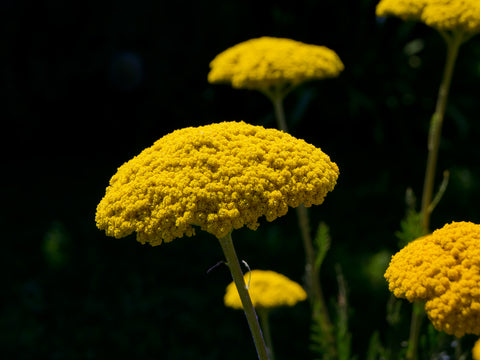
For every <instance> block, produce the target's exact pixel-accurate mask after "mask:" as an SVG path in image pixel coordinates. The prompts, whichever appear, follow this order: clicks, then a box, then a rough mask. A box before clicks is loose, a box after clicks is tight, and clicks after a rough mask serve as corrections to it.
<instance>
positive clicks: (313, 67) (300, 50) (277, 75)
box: [208, 36, 344, 90]
mask: <svg viewBox="0 0 480 360" xmlns="http://www.w3.org/2000/svg"><path fill="white" fill-rule="evenodd" d="M210 68H211V70H210V73H209V74H208V81H209V82H210V83H227V84H231V85H232V86H233V87H234V88H245V89H254V90H265V89H268V88H271V87H272V86H286V85H290V86H295V85H298V84H300V83H302V82H305V81H307V80H314V79H323V78H330V77H336V76H338V75H339V74H340V72H341V71H343V69H344V66H343V63H342V61H341V60H340V58H339V57H338V55H337V54H336V53H335V52H334V51H333V50H330V49H329V48H327V47H325V46H318V45H309V44H305V43H302V42H299V41H295V40H291V39H284V38H274V37H266V36H265V37H261V38H257V39H251V40H247V41H244V42H242V43H240V44H237V45H235V46H233V47H231V48H229V49H227V50H225V51H224V52H222V53H220V54H219V55H217V56H216V57H215V58H214V59H213V60H212V62H211V63H210Z"/></svg>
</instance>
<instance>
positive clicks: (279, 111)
mask: <svg viewBox="0 0 480 360" xmlns="http://www.w3.org/2000/svg"><path fill="white" fill-rule="evenodd" d="M265 94H266V95H267V97H268V98H269V99H270V100H271V101H272V104H273V107H274V110H275V118H276V120H277V126H278V128H279V129H280V130H282V131H284V132H286V133H288V127H287V122H286V120H285V111H284V109H283V99H284V98H285V95H286V94H287V91H282V90H281V89H277V91H271V92H265ZM295 210H296V212H297V216H298V223H299V227H300V232H301V235H302V241H303V248H304V251H305V262H306V264H305V279H306V283H307V289H308V292H309V299H310V304H311V306H312V310H313V312H314V314H313V317H320V318H321V319H322V321H321V325H322V327H323V334H324V335H325V336H326V337H327V338H326V341H325V343H326V344H328V353H329V355H330V356H331V357H335V356H336V349H335V338H334V336H333V326H332V323H331V321H330V317H329V315H328V310H327V306H326V303H325V300H324V296H323V291H322V287H321V283H320V276H319V271H318V269H317V268H316V267H315V249H314V247H313V241H312V236H311V231H310V221H309V218H308V211H307V208H306V207H305V206H304V205H303V204H301V205H300V206H298V207H297V208H295Z"/></svg>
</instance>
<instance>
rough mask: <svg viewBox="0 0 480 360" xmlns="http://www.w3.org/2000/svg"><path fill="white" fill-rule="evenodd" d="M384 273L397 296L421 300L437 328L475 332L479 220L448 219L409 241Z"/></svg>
mask: <svg viewBox="0 0 480 360" xmlns="http://www.w3.org/2000/svg"><path fill="white" fill-rule="evenodd" d="M385 278H386V279H387V281H388V283H389V289H390V291H391V292H393V294H394V295H395V296H396V297H400V298H406V299H407V300H409V301H411V302H413V301H424V302H425V311H426V313H427V315H428V317H429V319H430V321H431V322H432V324H433V325H434V326H435V328H436V329H437V330H439V331H444V332H445V333H447V334H450V335H455V336H456V337H461V336H463V335H465V334H476V335H480V225H477V224H474V223H471V222H452V223H451V224H447V225H445V226H444V227H443V228H441V229H439V230H436V231H434V232H433V233H432V234H430V235H426V236H423V237H421V238H419V239H417V240H415V241H413V242H411V243H409V244H408V245H407V246H405V247H404V248H403V249H401V250H400V251H399V252H398V253H396V254H395V255H394V256H393V257H392V260H391V262H390V265H389V267H388V269H387V271H386V272H385Z"/></svg>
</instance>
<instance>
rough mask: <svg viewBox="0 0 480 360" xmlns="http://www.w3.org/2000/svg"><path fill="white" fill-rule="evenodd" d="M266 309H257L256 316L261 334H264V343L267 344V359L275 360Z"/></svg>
mask: <svg viewBox="0 0 480 360" xmlns="http://www.w3.org/2000/svg"><path fill="white" fill-rule="evenodd" d="M268 312H269V311H268V309H265V308H261V309H258V315H259V316H260V324H261V325H262V329H263V332H264V334H265V342H266V344H267V351H268V358H269V359H270V360H275V356H274V354H273V342H272V333H271V331H270V323H269V321H268Z"/></svg>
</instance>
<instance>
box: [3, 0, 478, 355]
mask: <svg viewBox="0 0 480 360" xmlns="http://www.w3.org/2000/svg"><path fill="white" fill-rule="evenodd" d="M376 3H377V1H376V0H372V1H371V0H324V1H318V0H316V1H313V0H298V1H295V2H292V1H274V2H272V1H262V2H259V1H252V0H233V1H224V0H222V1H221V0H206V1H176V2H174V1H162V0H157V1H152V0H138V1H124V0H119V1H90V0H86V1H83V2H65V1H59V0H50V1H13V0H4V1H1V2H0V44H1V45H0V46H1V50H0V51H1V56H0V104H1V106H0V118H1V120H2V134H3V135H2V141H1V143H2V159H1V165H2V175H1V177H0V191H1V199H2V214H1V216H0V221H1V223H2V229H3V232H2V241H1V242H0V269H1V277H0V278H1V279H2V284H1V286H0V289H1V298H0V304H1V308H0V357H2V358H5V359H39V358H43V359H104V358H106V357H107V356H108V357H115V358H117V359H132V358H135V359H253V358H255V356H256V355H255V350H254V346H253V343H252V341H251V338H250V334H249V331H248V326H247V322H246V320H245V317H244V315H243V314H242V313H241V312H239V311H235V310H232V309H228V308H225V307H224V306H223V295H224V291H225V287H226V286H227V285H228V283H229V282H230V281H231V278H230V274H229V272H228V269H227V268H226V267H225V266H219V267H217V268H215V269H214V270H213V271H211V272H209V273H208V274H207V270H208V269H209V268H210V267H212V266H213V265H215V264H216V263H217V262H219V261H220V260H222V259H223V255H222V252H221V250H220V246H219V244H218V242H217V240H216V239H215V238H214V237H213V236H211V235H209V234H202V233H200V232H199V233H198V235H197V236H195V237H192V238H182V239H177V240H175V241H173V242H171V243H168V244H162V245H161V246H158V247H151V246H148V245H141V244H139V243H137V242H136V241H135V237H134V236H131V237H128V238H125V239H121V240H116V239H112V238H109V237H106V236H105V234H104V233H103V232H101V231H99V230H97V229H96V227H95V221H94V217H95V208H96V205H97V203H98V202H99V201H100V199H101V198H102V197H103V195H104V192H105V188H106V186H107V184H108V181H109V179H110V177H111V176H112V175H113V174H114V173H115V171H116V169H117V168H118V167H119V166H120V165H121V164H122V163H123V162H125V161H127V160H129V159H130V158H132V157H133V156H135V155H137V154H138V153H139V152H140V151H141V150H142V149H144V148H146V147H148V146H150V145H151V144H152V143H153V142H154V141H155V140H157V139H159V138H160V137H162V136H163V135H165V134H167V133H169V132H171V131H173V130H174V129H177V128H182V127H186V126H199V125H205V124H209V123H212V122H220V121H225V120H244V121H246V122H249V123H252V124H259V125H263V126H266V127H275V126H276V125H275V121H274V117H273V111H272V106H271V104H270V103H269V101H268V100H267V98H266V97H264V96H263V95H261V94H260V93H257V92H253V91H246V90H234V89H231V88H230V87H229V86H221V85H210V84H208V82H207V74H208V71H209V62H210V61H211V60H212V59H213V58H214V57H215V55H217V54H218V53H220V52H221V51H223V50H225V49H226V48H228V47H230V46H233V45H235V44H237V43H239V42H241V41H244V40H248V39H251V38H254V37H260V36H264V35H268V36H276V37H288V38H292V39H295V40H299V41H303V42H306V43H312V44H318V45H325V46H328V47H329V48H331V49H333V50H335V51H336V52H337V53H338V55H339V56H340V58H341V59H342V61H343V62H344V64H345V71H344V72H343V73H342V74H341V75H340V77H339V78H336V79H330V80H325V81H317V82H311V83H308V84H304V85H303V86H301V87H299V88H298V89H297V90H296V91H294V92H293V93H291V94H290V95H289V96H288V97H287V99H286V102H285V109H286V113H287V120H288V122H289V127H290V130H291V133H292V134H293V135H295V136H296V137H301V138H304V139H305V140H306V141H308V142H310V143H312V144H314V145H316V146H318V147H320V148H321V149H322V150H323V151H324V152H326V153H327V154H328V155H329V156H330V157H331V158H332V160H333V161H335V162H336V163H337V164H338V165H339V168H340V172H341V174H340V178H339V181H338V184H337V186H336V188H335V190H334V191H333V192H332V193H330V194H329V195H328V196H327V198H326V201H325V203H324V204H322V205H321V206H318V207H314V208H311V211H310V216H311V221H312V227H313V228H314V229H315V228H316V227H317V226H318V224H319V222H320V221H324V222H326V223H327V224H328V226H329V227H330V232H331V237H332V246H331V250H330V252H329V254H328V256H327V259H326V262H325V264H324V267H323V268H322V273H321V278H322V282H323V287H324V292H325V294H326V297H327V299H328V303H329V305H330V306H331V309H332V310H333V309H334V307H335V306H334V304H335V301H336V296H337V292H338V286H337V281H336V272H335V268H336V267H338V265H339V266H340V267H341V269H342V271H343V274H344V276H345V280H346V282H347V288H348V300H349V303H350V307H351V311H350V314H349V315H350V318H349V321H350V330H351V332H352V335H353V344H352V346H353V351H354V353H356V354H359V355H362V354H363V353H364V352H365V349H366V346H367V343H368V340H369V338H370V336H371V334H372V333H373V332H374V331H375V330H380V331H384V330H385V329H387V327H388V324H387V323H386V320H385V313H386V306H387V303H388V299H389V297H390V295H389V292H388V290H387V286H386V283H385V281H384V279H383V272H384V270H385V268H386V266H387V264H388V261H389V258H390V255H391V254H393V253H394V252H395V251H397V250H398V238H397V237H396V236H395V232H396V231H398V230H399V228H400V221H401V219H402V218H403V216H404V214H405V192H406V190H407V188H409V187H411V188H412V189H413V191H414V193H415V194H416V195H417V197H418V198H420V197H421V191H422V184H423V176H424V167H425V161H426V151H427V150H426V140H427V130H428V125H429V119H430V117H431V115H432V113H433V110H434V106H435V100H436V96H437V91H438V85H439V82H440V78H441V73H442V69H443V64H444V56H445V47H444V43H443V39H442V38H441V37H440V36H439V35H438V34H437V33H436V32H435V31H434V30H432V29H429V28H427V27H426V26H424V25H421V24H414V23H405V22H402V21H400V20H397V19H387V20H385V19H377V18H376V17H375V6H376ZM479 61H480V37H478V36H477V37H475V38H473V39H472V40H471V41H470V42H468V43H467V44H466V45H464V46H463V47H462V49H461V52H460V56H459V59H458V62H457V67H456V72H455V75H454V79H453V84H452V89H451V96H450V102H449V105H448V109H447V114H446V119H445V124H444V129H443V130H444V131H443V135H444V137H443V140H442V144H441V149H440V159H439V165H438V169H439V175H441V172H442V171H443V170H445V169H448V170H449V171H450V183H449V185H448V189H447V191H446V193H445V195H444V198H443V199H442V201H441V203H440V204H439V205H438V207H437V208H436V210H435V213H434V214H433V217H432V228H438V227H441V226H443V225H444V224H445V223H447V222H450V221H453V220H456V221H461V220H468V221H473V222H477V223H478V222H480V209H479V207H478V204H479V200H480V189H479V179H480V168H479V162H478V161H479V158H480V145H479V139H480V121H479V120H480V119H479V116H478V113H479V112H478V110H479V107H478V106H479V105H478V99H479V86H478V85H479V80H480V62H479ZM439 178H440V176H439ZM312 231H313V230H312ZM234 241H235V244H236V247H237V252H238V255H239V257H240V258H241V259H243V260H245V261H247V262H248V264H249V265H250V267H251V268H252V269H253V268H257V269H272V270H275V271H278V272H281V273H283V274H285V275H287V276H288V277H290V278H291V279H293V280H295V281H297V282H300V283H303V272H304V253H303V248H302V245H301V240H300V237H299V232H298V228H297V219H296V214H295V211H289V213H288V214H287V215H286V216H284V217H283V218H279V219H277V220H276V221H275V222H272V223H268V222H266V221H262V222H261V226H260V228H259V229H258V230H257V231H255V232H254V231H250V230H248V229H242V230H239V231H236V232H235V233H234ZM404 308H405V314H406V315H405V316H406V318H407V320H408V318H409V316H410V315H409V309H410V308H409V306H407V304H406V303H405V306H404ZM271 322H272V336H273V341H274V343H275V346H276V349H275V350H276V354H277V359H279V360H281V359H291V358H293V357H295V358H301V359H310V358H312V355H311V354H310V351H309V348H308V347H309V326H310V322H309V306H308V303H306V302H304V303H302V304H299V305H297V306H295V307H294V308H286V309H280V310H278V311H275V312H274V313H273V314H272V316H271ZM405 326H407V325H405ZM404 330H405V331H403V332H401V335H400V338H399V340H405V339H406V337H407V333H408V331H407V329H406V328H405V329H404ZM401 336H404V338H402V337H401Z"/></svg>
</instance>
